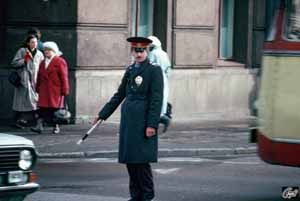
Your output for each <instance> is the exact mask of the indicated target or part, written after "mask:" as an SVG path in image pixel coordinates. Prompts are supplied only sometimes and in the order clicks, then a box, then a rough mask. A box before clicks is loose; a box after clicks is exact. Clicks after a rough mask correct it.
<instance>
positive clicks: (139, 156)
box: [95, 37, 163, 201]
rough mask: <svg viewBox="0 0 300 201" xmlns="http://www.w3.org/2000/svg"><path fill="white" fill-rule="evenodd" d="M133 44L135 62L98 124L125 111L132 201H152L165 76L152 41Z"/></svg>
mask: <svg viewBox="0 0 300 201" xmlns="http://www.w3.org/2000/svg"><path fill="white" fill-rule="evenodd" d="M127 40H128V41H129V42H131V43H132V55H133V57H134V60H135V62H134V63H133V64H132V65H130V66H129V67H128V68H127V70H126V72H125V74H124V76H123V78H122V82H121V84H120V86H119V88H118V91H117V92H116V93H115V94H114V96H113V97H112V98H111V100H110V101H109V102H108V103H107V104H106V105H105V106H104V108H103V109H102V110H101V111H100V112H99V116H98V118H96V120H95V121H97V120H99V119H102V120H106V119H107V118H108V117H109V116H110V115H111V114H112V113H113V112H114V111H115V110H116V108H117V107H118V106H119V105H120V104H121V103H122V102H123V100H124V102H123V104H122V108H121V123H120V142H119V162H120V163H125V164H126V166H127V170H128V173H129V177H130V184H129V188H130V195H131V200H138V201H140V200H142V201H146V200H152V199H153V197H154V185H153V179H152V172H151V166H150V164H149V163H151V162H157V152H158V145H157V135H156V133H157V128H158V124H159V120H160V112H161V107H162V99H163V77H162V71H161V68H160V67H159V66H155V65H152V64H151V63H150V62H149V60H148V58H147V55H148V53H147V51H146V48H147V46H148V44H149V43H151V40H149V39H147V38H141V37H133V38H128V39H127Z"/></svg>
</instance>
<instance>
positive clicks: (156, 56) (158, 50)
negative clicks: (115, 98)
mask: <svg viewBox="0 0 300 201" xmlns="http://www.w3.org/2000/svg"><path fill="white" fill-rule="evenodd" d="M148 38H149V39H150V40H152V43H151V44H150V53H149V56H148V57H149V60H150V62H152V63H155V64H157V65H159V66H160V67H161V70H162V72H163V78H164V97H163V104H162V109H161V115H160V116H161V118H160V122H161V123H162V124H164V130H163V132H166V131H167V128H168V126H169V124H170V119H171V114H168V112H167V109H168V97H169V82H168V79H169V77H170V71H171V62H170V59H169V56H168V54H167V53H166V52H165V51H163V49H162V47H161V42H160V40H159V39H158V38H157V37H155V36H149V37H148ZM170 112H171V111H170Z"/></svg>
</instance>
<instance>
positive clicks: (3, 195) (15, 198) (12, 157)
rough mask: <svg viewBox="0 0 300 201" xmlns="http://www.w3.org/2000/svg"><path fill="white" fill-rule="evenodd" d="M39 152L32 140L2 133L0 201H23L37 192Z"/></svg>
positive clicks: (0, 141) (0, 135) (0, 142)
mask: <svg viewBox="0 0 300 201" xmlns="http://www.w3.org/2000/svg"><path fill="white" fill-rule="evenodd" d="M36 161H37V152H36V149H35V147H34V144H33V142H32V141H31V140H28V139H26V138H23V137H20V136H15V135H9V134H3V133H0V201H22V200H24V198H25V197H26V195H28V194H30V193H33V192H35V191H36V190H37V189H38V188H39V184H37V183H35V180H36V174H35V173H34V172H33V168H34V167H35V164H36Z"/></svg>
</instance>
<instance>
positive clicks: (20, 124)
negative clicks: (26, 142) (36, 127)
mask: <svg viewBox="0 0 300 201" xmlns="http://www.w3.org/2000/svg"><path fill="white" fill-rule="evenodd" d="M27 125H28V122H27V121H26V120H24V119H18V120H17V122H16V123H15V124H14V127H16V128H19V129H24V128H25V126H27Z"/></svg>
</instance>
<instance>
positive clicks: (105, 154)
mask: <svg viewBox="0 0 300 201" xmlns="http://www.w3.org/2000/svg"><path fill="white" fill-rule="evenodd" d="M252 126H253V119H248V120H235V121H225V120H223V121H193V122H188V121H186V122H174V123H173V124H172V125H171V126H170V128H169V130H168V132H166V133H162V132H161V129H160V130H159V136H160V138H159V157H205V156H212V155H213V156H216V155H218V156H224V155H240V154H253V153H256V146H255V144H253V143H249V130H250V128H251V127H252ZM90 127H91V125H89V124H73V125H62V127H61V133H60V134H52V133H51V131H52V129H51V128H46V129H45V132H44V133H43V134H35V133H33V132H31V131H30V129H29V128H25V129H24V130H18V129H16V128H12V127H9V126H3V125H1V126H0V133H1V132H2V133H10V134H16V135H20V136H24V137H26V138H28V139H31V140H32V141H33V142H34V143H35V145H36V147H37V150H38V152H39V156H40V157H42V158H86V157H87V158H116V157H117V154H118V138H119V134H118V127H119V124H118V123H114V122H104V123H103V124H101V125H100V126H99V127H98V128H96V129H95V130H94V132H93V133H92V134H90V136H89V137H88V138H87V139H86V140H85V141H84V142H83V143H82V144H81V145H77V144H76V142H77V141H78V140H79V139H81V137H82V136H83V135H84V134H85V133H86V132H87V131H88V129H89V128H90Z"/></svg>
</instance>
